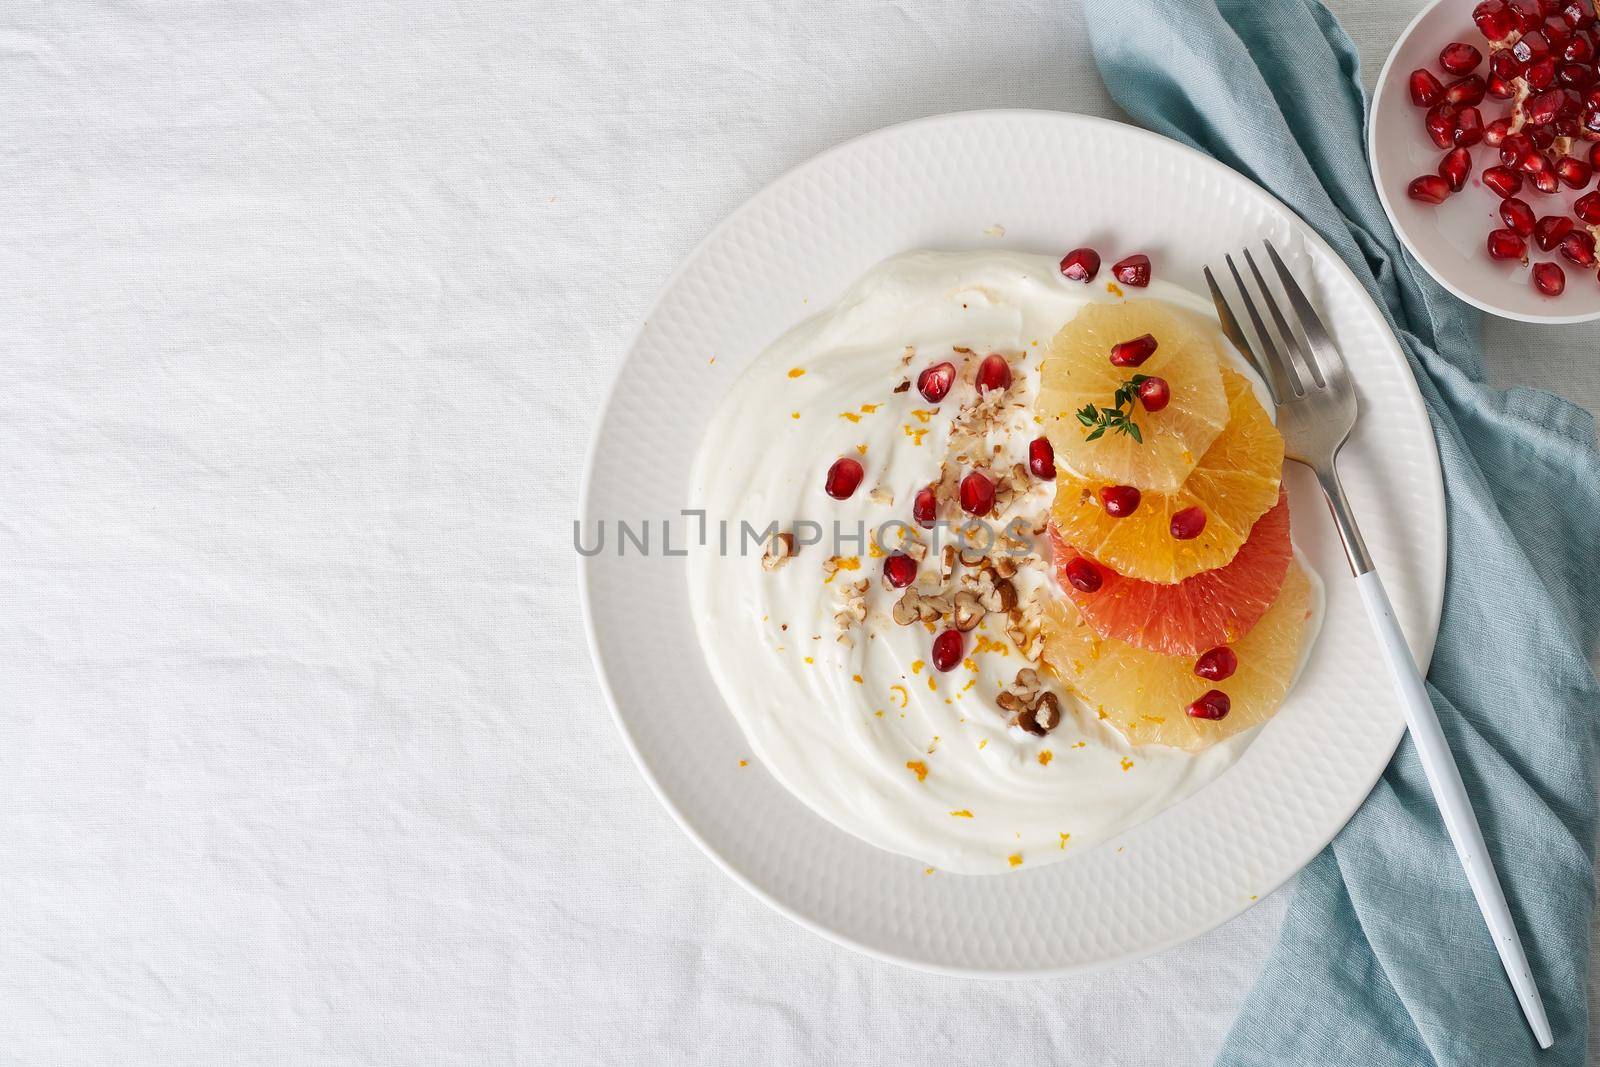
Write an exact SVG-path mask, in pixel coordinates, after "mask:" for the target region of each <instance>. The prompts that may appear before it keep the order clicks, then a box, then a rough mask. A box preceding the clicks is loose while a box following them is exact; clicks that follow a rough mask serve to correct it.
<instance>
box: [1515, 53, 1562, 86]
mask: <svg viewBox="0 0 1600 1067" xmlns="http://www.w3.org/2000/svg"><path fill="white" fill-rule="evenodd" d="M1523 77H1524V78H1526V79H1527V81H1528V87H1529V88H1530V89H1548V88H1550V86H1552V85H1554V84H1555V82H1556V61H1555V60H1554V59H1553V58H1551V57H1550V56H1545V57H1544V58H1543V59H1541V60H1539V61H1538V62H1537V63H1530V64H1529V65H1528V70H1527V73H1525V74H1523Z"/></svg>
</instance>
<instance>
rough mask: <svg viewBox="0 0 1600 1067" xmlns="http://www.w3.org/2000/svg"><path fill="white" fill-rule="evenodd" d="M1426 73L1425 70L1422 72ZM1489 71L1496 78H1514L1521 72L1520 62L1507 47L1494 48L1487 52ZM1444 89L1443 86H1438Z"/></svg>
mask: <svg viewBox="0 0 1600 1067" xmlns="http://www.w3.org/2000/svg"><path fill="white" fill-rule="evenodd" d="M1424 73H1426V72H1424ZM1489 73H1490V74H1492V75H1494V76H1495V77H1497V78H1506V79H1511V78H1516V77H1520V76H1521V74H1522V64H1521V62H1519V61H1518V59H1517V57H1516V56H1515V55H1513V54H1512V53H1511V49H1509V48H1496V49H1494V50H1492V51H1491V52H1490V53H1489ZM1439 91H1440V92H1443V91H1444V86H1442V85H1441V86H1439Z"/></svg>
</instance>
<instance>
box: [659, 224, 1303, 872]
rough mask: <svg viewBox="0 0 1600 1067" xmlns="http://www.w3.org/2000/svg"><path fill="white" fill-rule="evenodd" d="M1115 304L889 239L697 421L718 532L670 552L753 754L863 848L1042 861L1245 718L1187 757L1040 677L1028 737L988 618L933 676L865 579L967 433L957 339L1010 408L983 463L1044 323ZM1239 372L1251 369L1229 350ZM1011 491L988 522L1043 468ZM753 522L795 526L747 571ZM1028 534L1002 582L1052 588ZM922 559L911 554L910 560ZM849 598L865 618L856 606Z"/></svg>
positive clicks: (754, 537)
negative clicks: (790, 541)
mask: <svg viewBox="0 0 1600 1067" xmlns="http://www.w3.org/2000/svg"><path fill="white" fill-rule="evenodd" d="M1139 295H1140V296H1141V297H1150V298H1157V299H1161V300H1165V301H1168V302H1170V303H1171V304H1174V305H1177V306H1179V307H1181V308H1186V309H1188V310H1189V311H1191V312H1193V313H1194V315H1195V316H1196V321H1197V322H1199V323H1201V324H1202V326H1203V328H1204V329H1206V330H1208V331H1210V332H1211V333H1212V334H1215V333H1216V324H1215V321H1214V319H1212V318H1211V317H1210V314H1209V310H1208V308H1207V305H1206V304H1205V303H1204V302H1203V301H1201V300H1200V298H1198V297H1196V296H1194V295H1193V294H1190V293H1188V292H1186V291H1184V290H1181V289H1178V288H1176V287H1174V286H1171V285H1168V284H1164V283H1162V282H1160V281H1159V280H1157V281H1154V282H1152V284H1151V285H1150V287H1149V288H1148V289H1146V290H1144V291H1143V292H1142V293H1140V294H1139ZM1120 298H1121V294H1120V290H1118V289H1117V288H1116V286H1115V285H1114V284H1107V283H1106V282H1105V281H1104V280H1103V276H1102V280H1099V281H1097V282H1095V283H1092V284H1089V285H1084V284H1081V283H1076V282H1071V281H1067V280H1066V279H1064V278H1062V277H1061V275H1060V273H1059V271H1058V270H1057V269H1056V264H1055V263H1054V261H1052V260H1051V259H1049V258H1047V257H1044V256H1036V255H1026V254H1021V253H1012V252H972V253H934V252H913V253H907V254H904V255H900V256H896V257H894V258H892V259H890V260H887V261H886V262H884V263H882V264H880V265H879V266H878V267H876V268H874V269H873V270H872V271H871V272H869V273H868V274H867V275H866V276H865V277H863V278H862V279H861V280H860V281H859V282H858V283H857V284H856V285H854V286H853V287H852V288H851V289H850V290H849V291H848V292H846V293H845V294H844V296H842V297H841V298H840V299H839V301H838V303H837V304H835V305H834V306H833V307H832V308H831V309H829V310H827V311H826V312H823V313H822V314H820V315H818V316H816V317H814V318H812V319H810V320H808V321H807V322H805V323H802V324H801V325H800V326H798V327H796V328H795V329H794V330H792V331H791V332H790V333H788V334H787V335H785V336H784V337H783V338H781V339H780V340H779V341H777V342H776V343H775V344H773V345H772V346H771V347H770V348H769V349H767V351H766V352H764V353H763V354H762V355H761V356H760V357H759V358H758V359H757V360H756V361H755V362H754V363H753V364H752V365H751V366H750V367H749V368H748V369H747V370H746V371H745V372H744V374H743V375H742V376H741V377H740V379H739V380H738V382H737V383H736V384H735V385H734V386H733V388H732V389H731V390H730V391H729V393H728V395H727V396H726V397H724V398H723V400H722V402H721V404H720V405H719V407H718V409H717V411H716V412H715V414H714V417H713V418H712V419H711V420H710V429H709V430H708V432H707V434H706V437H705V440H704V441H703V442H702V444H701V447H700V451H699V454H698V456H697V459H696V462H695V465H694V470H693V474H692V479H691V484H692V503H691V506H693V507H696V508H703V509H704V510H705V512H706V514H707V520H708V522H709V523H711V524H713V525H717V524H720V525H719V526H718V528H720V529H722V530H724V531H725V536H724V537H721V538H718V537H713V538H710V539H709V543H708V544H707V545H706V546H705V547H704V548H701V549H698V550H695V551H693V552H692V554H691V558H690V560H689V581H690V595H691V603H692V606H693V610H694V616H695V622H696V625H697V627H698V631H699V636H700V641H701V644H702V646H703V647H704V649H705V653H706V658H707V660H708V662H709V664H710V667H711V670H712V673H713V675H714V676H715V677H716V680H717V683H718V685H719V686H720V688H721V691H722V693H723V696H724V698H725V699H726V701H727V703H728V706H729V707H730V708H731V709H732V711H733V713H734V715H735V716H736V717H737V718H738V721H739V723H740V726H741V727H742V729H743V731H744V734H745V736H746V738H747V739H748V741H749V744H750V747H751V749H752V751H753V753H754V754H755V756H756V757H757V758H759V760H760V761H761V763H762V764H763V765H764V766H765V767H766V768H767V770H768V771H770V772H771V773H772V774H773V775H775V776H776V777H777V778H778V779H779V780H780V781H781V782H782V783H783V784H784V785H785V786H786V787H787V788H788V789H789V790H790V791H791V792H793V793H794V794H795V795H796V796H797V797H799V798H800V799H801V800H802V801H803V802H805V803H806V804H807V805H808V806H810V807H811V808H812V809H813V810H814V811H816V812H817V813H818V814H819V815H821V816H822V817H824V818H826V819H828V820H829V821H830V822H832V823H834V824H835V825H837V826H839V827H841V828H843V829H845V830H847V831H849V832H850V833H853V834H855V835H857V836H858V837H860V838H863V839H864V840H866V841H869V842H871V843H872V844H875V845H878V846H879V847H881V848H884V849H888V850H890V851H892V852H896V853H900V854H903V855H906V856H910V857H914V858H916V859H917V860H919V861H921V862H923V863H925V864H929V865H931V866H933V867H936V868H939V869H941V870H946V871H952V872H958V873H964V874H990V873H998V872H1004V871H1009V870H1014V869H1016V868H1018V867H1032V866H1037V865H1039V864H1043V863H1050V862H1054V861H1056V860H1060V859H1063V858H1065V857H1067V856H1070V855H1072V854H1073V852H1074V851H1077V850H1081V849H1084V848H1087V847H1089V846H1092V845H1094V844H1095V843H1096V842H1099V841H1102V840H1105V839H1106V838H1108V837H1110V836H1112V835H1114V834H1116V833H1118V832H1119V831H1121V830H1123V829H1125V828H1127V827H1129V826H1131V825H1133V824H1135V823H1138V822H1140V821H1142V820H1144V819H1147V818H1149V817H1150V816H1151V815H1153V814H1155V813H1156V812H1159V811H1160V810H1162V809H1163V808H1165V807H1167V806H1169V805H1171V804H1173V803H1175V802H1177V801H1179V800H1181V799H1183V798H1185V797H1187V796H1189V795H1191V794H1192V793H1194V792H1195V791H1196V790H1198V789H1199V788H1200V787H1202V786H1203V785H1205V784H1206V783H1207V782H1209V781H1211V780H1212V779H1214V778H1216V777H1217V775H1219V774H1221V773H1222V772H1223V771H1224V770H1225V769H1226V768H1227V767H1228V766H1230V765H1231V764H1232V763H1233V762H1234V761H1235V760H1236V759H1237V758H1238V756H1239V754H1240V752H1242V751H1243V749H1244V747H1245V746H1246V745H1248V744H1249V742H1250V739H1251V738H1252V737H1253V736H1254V731H1248V732H1246V733H1244V734H1241V735H1239V736H1237V737H1235V738H1233V739H1231V740H1228V741H1225V742H1223V743H1220V744H1218V745H1215V746H1214V747H1212V748H1210V749H1208V750H1206V751H1204V752H1202V753H1200V754H1198V755H1189V754H1185V753H1182V752H1179V751H1176V750H1170V749H1164V748H1160V747H1155V746H1145V747H1141V748H1132V747H1130V746H1129V745H1128V744H1127V743H1126V742H1124V741H1123V739H1122V737H1121V736H1120V735H1119V734H1118V733H1117V732H1116V731H1115V730H1114V729H1112V728H1111V727H1110V726H1109V725H1107V724H1105V723H1103V722H1101V721H1099V720H1098V719H1097V717H1096V716H1095V714H1094V713H1093V712H1090V711H1087V710H1086V709H1084V708H1083V707H1081V706H1079V705H1077V704H1076V703H1074V702H1073V701H1071V700H1070V698H1068V696H1067V694H1066V693H1065V691H1064V690H1060V689H1056V690H1055V691H1056V692H1057V693H1058V694H1059V695H1060V699H1061V707H1062V709H1063V711H1064V712H1065V714H1064V715H1063V716H1062V721H1061V723H1060V725H1059V726H1057V727H1056V728H1055V729H1054V730H1053V731H1051V732H1050V733H1048V734H1047V735H1045V736H1042V737H1041V736H1034V735H1032V734H1029V733H1026V732H1024V731H1022V730H1020V729H1018V728H1016V727H1014V726H1008V725H1007V717H1006V715H1005V714H1004V713H1002V712H1001V711H1000V710H999V709H998V708H997V695H998V694H999V693H1000V692H1001V691H1002V689H1003V688H1004V687H1006V686H1008V685H1012V684H1013V683H1014V680H1015V678H1016V675H1017V672H1018V670H1019V669H1021V668H1025V667H1028V666H1030V664H1029V662H1028V661H1027V659H1026V658H1025V657H1024V654H1023V649H1021V648H1019V647H1018V643H1017V641H1016V640H1014V638H1013V635H1014V634H1015V630H1011V631H1010V632H1009V633H1008V627H1007V625H1006V621H1005V620H1006V617H1005V616H1004V615H1001V614H992V615H989V616H987V617H986V619H985V621H984V622H983V624H982V625H981V626H980V627H978V628H977V629H976V630H974V631H972V632H971V633H969V634H967V640H966V654H965V662H964V663H963V664H962V665H960V666H958V667H957V668H956V669H955V670H952V671H949V672H948V673H942V672H938V671H935V670H934V669H933V666H932V664H931V663H930V662H929V661H930V659H931V655H930V645H931V642H932V634H931V633H930V632H929V628H928V627H926V626H924V625H921V624H913V625H900V624H897V623H896V622H895V621H894V619H893V618H892V617H891V609H892V608H893V606H894V603H895V601H896V599H897V598H898V596H899V594H898V592H897V591H891V590H888V589H886V588H885V587H884V584H883V583H882V582H881V581H880V572H881V567H882V560H881V556H882V554H883V551H884V550H885V548H886V547H887V548H892V547H893V544H892V543H891V544H889V545H887V546H886V545H885V544H884V543H883V542H884V541H891V542H892V541H893V540H894V538H895V537H896V536H897V535H898V533H899V530H898V527H896V526H894V525H892V524H894V523H897V522H907V521H909V520H910V517H911V503H912V498H913V496H914V494H915V493H916V491H917V490H918V489H919V488H921V487H923V486H925V485H928V484H929V483H930V482H934V481H937V480H938V479H939V476H940V467H941V464H942V463H943V462H944V461H945V460H946V459H947V458H949V454H950V452H951V450H952V449H954V448H958V447H961V448H965V449H966V451H969V452H970V451H973V449H972V448H971V447H970V442H968V443H967V444H965V445H964V444H963V443H962V442H963V440H964V439H963V438H962V436H961V435H962V433H963V430H962V428H961V427H960V426H959V425H954V424H955V422H956V420H957V419H958V418H959V417H960V412H961V411H962V409H963V407H964V406H966V405H963V403H961V401H962V400H963V399H965V400H971V399H972V398H973V397H974V396H975V395H976V394H975V391H974V387H973V385H972V384H971V362H972V359H973V357H972V356H970V355H967V353H969V352H970V353H976V354H980V355H981V354H983V353H989V352H1001V353H1006V354H1007V355H1008V357H1009V358H1010V361H1011V366H1012V371H1013V376H1014V378H1013V383H1012V385H1011V387H1010V389H1009V390H1008V391H1007V400H1008V403H1007V404H1006V405H1005V406H1004V409H1003V410H1002V411H1001V412H999V413H998V414H997V416H996V418H995V419H994V420H993V422H992V423H990V424H989V425H988V428H987V430H986V432H985V433H984V435H983V439H982V447H983V448H985V449H987V450H988V455H987V456H986V457H984V460H985V462H986V463H987V465H988V466H989V467H990V468H991V469H993V470H996V471H1001V472H1004V471H1010V470H1012V469H1013V468H1014V465H1016V464H1022V465H1024V466H1025V465H1026V464H1027V463H1028V453H1027V449H1028V443H1029V442H1030V441H1032V440H1033V439H1034V438H1036V437H1038V436H1039V433H1040V430H1039V427H1038V425H1037V423H1036V421H1035V418H1034V416H1033V412H1032V400H1033V397H1034V395H1035V393H1036V391H1037V389H1038V384H1039V373H1038V371H1039V363H1040V361H1041V360H1042V358H1043V353H1044V352H1045V350H1046V348H1047V346H1048V344H1049V341H1050V338H1051V337H1052V336H1054V334H1055V332H1056V331H1057V330H1058V329H1059V328H1060V327H1061V326H1062V324H1064V323H1065V322H1067V320H1069V319H1070V318H1072V316H1073V315H1074V314H1075V313H1076V312H1077V311H1078V310H1079V309H1080V308H1081V307H1083V306H1084V305H1085V304H1087V303H1089V302H1090V301H1107V300H1117V299H1120ZM1219 348H1221V349H1222V350H1223V351H1227V352H1230V353H1231V351H1232V350H1231V349H1230V348H1229V347H1228V346H1227V345H1226V344H1220V343H1219ZM943 360H951V361H953V362H955V363H956V364H957V366H965V367H966V368H967V373H966V374H965V375H964V379H963V380H962V381H960V382H958V384H957V385H956V386H955V389H954V390H953V391H952V393H951V395H950V397H948V398H947V399H946V400H945V401H944V403H942V404H939V405H933V404H930V403H928V402H927V401H926V400H925V399H924V398H923V397H922V396H921V395H920V394H919V393H918V391H917V388H916V385H915V382H916V377H917V374H918V373H919V372H920V371H921V370H922V369H923V368H925V367H927V366H929V365H931V364H934V363H937V362H940V361H943ZM1238 369H1240V370H1243V371H1245V372H1246V373H1248V369H1247V368H1246V367H1245V366H1244V365H1243V363H1242V361H1241V362H1240V363H1239V367H1238ZM1252 378H1253V376H1252ZM904 383H910V385H909V386H907V385H906V384H904ZM1258 388H1260V387H1259V384H1258ZM963 391H965V392H963ZM1262 396H1263V400H1265V392H1264V390H1263V391H1262ZM1268 410H1271V408H1270V406H1268ZM953 435H954V436H953ZM841 456H848V457H854V458H857V459H858V460H859V462H860V463H861V465H862V467H863V468H864V470H865V478H864V480H863V482H862V484H861V487H860V488H859V490H857V491H856V492H855V493H854V494H852V495H851V496H850V497H849V498H848V499H845V500H835V499H832V498H831V497H829V496H828V495H826V493H825V492H824V489H823V485H824V481H825V479H826V477H827V472H828V469H829V466H830V465H831V464H833V463H834V461H835V460H836V459H838V458H839V457H841ZM1018 487H1019V490H1020V491H1019V492H1017V493H1016V494H1015V496H1014V498H1012V499H1010V500H1008V501H1007V502H1006V504H1005V508H1004V514H1003V515H1002V522H1001V523H996V524H995V525H996V526H999V525H1001V524H1003V523H1005V522H1009V521H1011V520H1016V521H1017V522H1018V523H1020V525H1018V526H1017V527H1015V529H1016V530H1018V531H1020V530H1023V529H1034V528H1038V527H1040V526H1042V524H1043V521H1044V517H1045V515H1046V514H1047V513H1048V509H1049V506H1050V502H1051V500H1052V497H1053V484H1052V483H1051V482H1049V481H1037V480H1035V481H1033V482H1032V483H1031V487H1030V486H1028V485H1027V483H1026V480H1022V481H1019V482H1018ZM806 522H810V523H815V524H817V526H816V529H815V531H813V529H812V528H811V527H808V526H805V525H803V524H804V523H806ZM772 523H776V524H777V525H778V527H779V528H781V529H783V530H785V531H796V532H797V534H798V540H799V541H800V542H802V543H800V544H799V545H798V546H797V552H796V554H795V555H794V556H793V558H791V559H788V560H787V561H786V562H784V563H783V564H781V565H779V566H777V567H776V569H773V570H768V569H766V568H765V567H763V566H762V564H761V561H760V556H761V543H760V533H761V532H763V531H766V530H768V529H769V528H770V524H772ZM836 523H837V524H838V526H837V527H835V524H836ZM797 524H799V525H797ZM885 524H891V525H889V526H887V527H886V526H885ZM742 526H743V528H742ZM874 531H880V532H879V533H877V534H876V535H875V534H874ZM741 534H742V535H743V536H741ZM814 535H820V540H819V541H817V542H816V543H809V544H808V543H804V542H806V541H809V540H811V538H812V537H813V536H814ZM858 535H859V536H858ZM1043 551H1044V553H1045V556H1046V560H1040V559H1039V558H1038V557H1037V556H1032V557H1028V558H1025V559H1024V561H1023V564H1022V566H1021V568H1020V570H1019V572H1018V573H1017V575H1016V576H1015V586H1016V588H1017V590H1018V592H1019V594H1020V595H1021V597H1022V598H1023V599H1024V600H1026V599H1027V598H1029V597H1042V596H1052V595H1056V594H1055V593H1054V592H1053V586H1052V584H1051V582H1050V580H1049V577H1048V572H1047V562H1046V561H1047V558H1048V550H1047V549H1043ZM933 566H936V563H935V562H934V560H933V559H932V558H931V557H930V559H928V560H925V561H924V563H923V570H924V571H927V570H928V569H929V568H930V567H933ZM862 579H867V580H868V583H867V588H866V590H865V592H864V594H862V593H859V592H858V586H857V585H856V583H858V582H860V581H861V580H862ZM1319 602H1320V598H1319ZM861 608H864V609H865V618H864V619H863V620H861V621H859V622H855V621H853V618H852V614H851V613H852V610H855V612H856V614H859V610H860V609H861ZM1309 625H1310V627H1311V629H1309V630H1308V639H1307V642H1306V643H1307V645H1309V643H1310V640H1309V635H1310V633H1312V632H1314V627H1315V625H1316V622H1315V620H1313V621H1312V622H1311V623H1310V624H1309ZM841 638H842V639H841ZM1039 673H1040V674H1041V675H1044V674H1045V672H1043V671H1040V672H1039Z"/></svg>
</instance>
